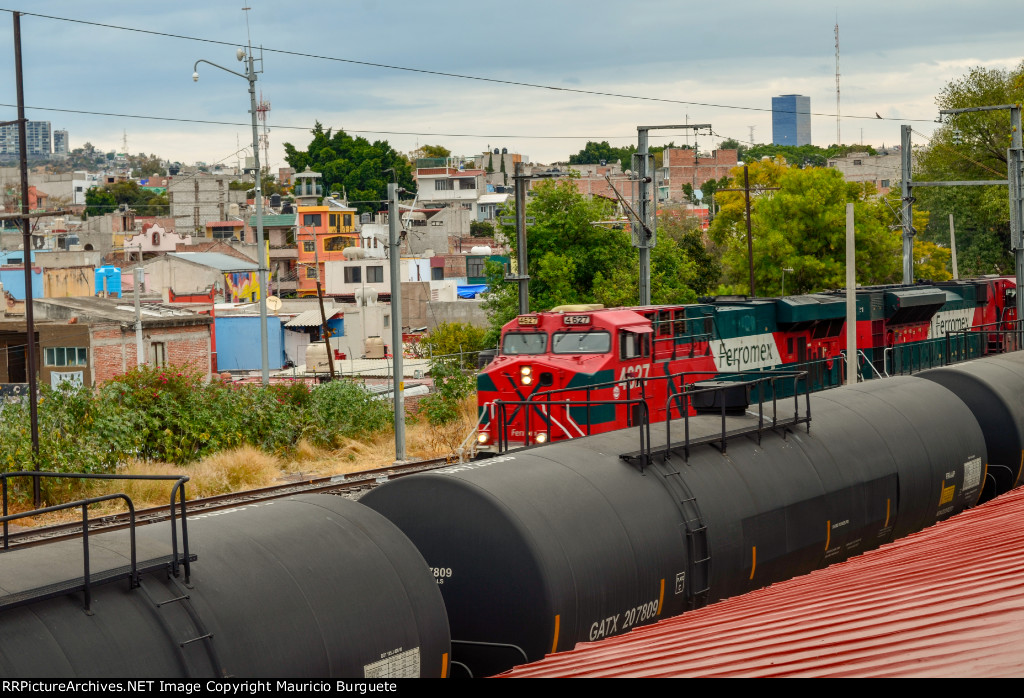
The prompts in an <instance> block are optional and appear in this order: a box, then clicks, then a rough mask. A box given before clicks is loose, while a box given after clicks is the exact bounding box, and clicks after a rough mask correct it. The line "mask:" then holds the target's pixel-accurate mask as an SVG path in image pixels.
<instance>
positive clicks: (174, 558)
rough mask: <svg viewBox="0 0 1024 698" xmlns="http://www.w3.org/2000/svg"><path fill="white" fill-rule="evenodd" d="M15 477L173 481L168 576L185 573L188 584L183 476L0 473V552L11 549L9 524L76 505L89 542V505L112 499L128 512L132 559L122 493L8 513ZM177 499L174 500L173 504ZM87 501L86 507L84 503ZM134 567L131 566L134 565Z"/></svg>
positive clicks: (132, 521)
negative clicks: (0, 540) (80, 509)
mask: <svg viewBox="0 0 1024 698" xmlns="http://www.w3.org/2000/svg"><path fill="white" fill-rule="evenodd" d="M17 477H29V478H54V479H72V480H164V481H173V482H174V485H173V486H172V487H171V496H170V514H171V563H170V564H171V573H172V574H173V575H174V576H178V574H179V572H180V571H181V570H183V571H184V573H185V583H186V584H187V583H188V582H189V578H190V576H191V566H190V565H191V561H192V559H193V556H192V555H191V554H190V552H189V544H188V520H187V513H188V512H187V506H186V496H185V483H186V482H188V481H189V478H188V477H187V476H184V475H109V474H99V473H54V472H42V471H18V472H11V473H0V493H2V500H3V516H2V517H0V522H2V523H3V547H2V549H0V552H5V551H7V550H8V549H9V548H10V532H9V522H10V521H13V520H15V519H20V518H25V517H28V516H36V515H39V514H43V513H47V512H51V511H58V510H60V509H70V508H72V507H76V506H82V507H83V523H82V533H83V537H84V538H85V539H86V540H87V539H88V516H87V514H88V505H89V504H95V503H97V502H101V501H107V500H111V499H118V498H121V499H124V500H126V501H127V503H128V509H129V513H130V519H131V523H130V526H129V528H130V529H131V538H132V558H133V560H134V557H135V548H134V540H135V510H134V506H133V505H132V502H131V499H129V498H128V496H127V495H124V494H113V495H106V496H104V497H98V498H92V499H86V500H79V501H76V502H71V503H69V504H60V505H56V507H47V508H45V509H35V510H32V511H27V512H23V513H20V514H10V513H9V508H10V487H9V481H10V480H11V479H12V478H17ZM176 500H177V501H176ZM83 502H87V504H83ZM179 506H180V511H181V546H182V549H181V552H180V553H179V551H178V526H177V517H178V507H179ZM133 565H134V563H133Z"/></svg>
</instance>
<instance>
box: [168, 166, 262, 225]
mask: <svg viewBox="0 0 1024 698" xmlns="http://www.w3.org/2000/svg"><path fill="white" fill-rule="evenodd" d="M235 179H236V178H235V177H234V176H233V175H209V174H203V173H196V174H193V175H186V176H183V177H175V178H174V179H172V180H171V181H170V182H168V184H167V200H168V202H169V203H170V206H171V217H172V218H173V219H174V230H175V231H177V232H179V233H182V234H185V235H189V234H190V235H193V236H194V237H195V238H203V237H206V236H207V235H208V234H209V235H216V234H217V233H218V232H221V233H223V234H225V235H235V234H236V232H237V230H239V229H241V226H238V227H237V229H236V228H235V227H233V226H232V230H230V231H217V230H216V229H215V228H216V227H218V226H214V228H209V229H208V228H207V225H206V224H207V223H210V222H217V221H225V220H228V219H229V218H234V217H236V216H237V215H238V206H237V204H243V203H245V191H244V190H241V189H238V190H235V189H231V188H230V186H229V185H230V184H231V182H233V181H234V180H235ZM232 204H235V205H236V206H235V207H234V208H232ZM214 239H216V238H214Z"/></svg>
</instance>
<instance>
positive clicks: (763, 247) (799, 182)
mask: <svg viewBox="0 0 1024 698" xmlns="http://www.w3.org/2000/svg"><path fill="white" fill-rule="evenodd" d="M749 169H750V176H751V180H752V181H753V182H755V183H758V184H763V185H765V186H773V185H777V186H778V187H780V189H779V191H777V192H767V191H765V192H764V193H763V194H761V195H757V196H756V197H755V200H754V201H753V203H752V210H751V227H752V230H753V246H754V255H753V259H754V281H755V284H756V285H757V292H758V294H759V295H772V294H778V293H780V292H781V285H782V269H784V268H788V269H793V272H792V274H787V279H786V288H787V289H788V290H789V291H790V292H791V293H808V292H815V291H820V290H823V289H828V288H839V287H841V286H843V285H845V281H846V276H845V274H846V272H845V264H846V204H847V203H853V204H854V221H855V227H856V230H855V235H856V248H857V249H856V253H857V282H858V283H861V284H865V285H867V284H880V283H892V282H894V281H898V279H899V274H900V270H901V268H902V262H901V257H900V249H901V241H900V237H899V235H898V234H897V233H894V232H893V231H892V230H891V229H890V227H889V221H890V220H891V212H890V211H889V208H888V207H887V206H885V205H884V203H883V202H882V201H880V200H878V199H877V198H875V197H874V188H873V187H871V186H866V187H865V186H862V185H860V184H856V183H850V182H846V181H845V180H844V179H843V176H842V174H840V173H839V172H838V171H837V170H834V169H830V168H817V167H809V168H805V169H800V168H796V167H787V166H785V164H784V163H783V162H782V161H781V160H778V159H777V160H774V161H764V162H757V163H754V164H753V165H750V166H749ZM733 173H734V174H733V179H732V181H733V183H734V185H735V186H742V171H741V170H740V169H739V168H737V169H735V170H733ZM718 197H719V200H720V201H722V202H723V207H722V212H721V213H720V214H719V215H718V217H717V218H716V219H715V221H714V223H713V224H712V235H713V237H714V238H715V239H717V240H719V241H720V242H721V243H722V244H724V246H725V250H726V251H725V255H724V258H723V263H724V267H725V275H726V278H727V279H729V280H731V281H732V282H733V283H734V285H735V288H737V289H741V290H749V289H748V266H747V265H748V257H747V239H746V225H745V220H744V213H743V211H742V209H743V207H744V204H743V194H742V193H740V192H719V194H718Z"/></svg>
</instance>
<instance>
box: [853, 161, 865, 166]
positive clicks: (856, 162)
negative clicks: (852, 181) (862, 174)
mask: <svg viewBox="0 0 1024 698" xmlns="http://www.w3.org/2000/svg"><path fill="white" fill-rule="evenodd" d="M853 164H854V165H862V164H864V163H862V162H861V161H860V160H854V161H853Z"/></svg>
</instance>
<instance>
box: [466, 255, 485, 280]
mask: <svg viewBox="0 0 1024 698" xmlns="http://www.w3.org/2000/svg"><path fill="white" fill-rule="evenodd" d="M486 263H487V260H486V259H485V258H484V257H467V258H466V276H484V275H485V274H486V272H485V271H484V265H485V264H486Z"/></svg>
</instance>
